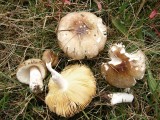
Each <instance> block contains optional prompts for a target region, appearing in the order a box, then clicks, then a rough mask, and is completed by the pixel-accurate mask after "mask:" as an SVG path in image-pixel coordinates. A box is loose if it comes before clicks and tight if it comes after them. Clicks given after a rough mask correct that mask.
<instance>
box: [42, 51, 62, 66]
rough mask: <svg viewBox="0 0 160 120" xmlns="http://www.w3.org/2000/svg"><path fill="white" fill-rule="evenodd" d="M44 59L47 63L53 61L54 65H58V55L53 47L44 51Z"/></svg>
mask: <svg viewBox="0 0 160 120" xmlns="http://www.w3.org/2000/svg"><path fill="white" fill-rule="evenodd" d="M42 60H43V61H44V62H47V63H48V62H51V64H52V66H56V65H57V63H58V60H59V59H58V55H57V54H56V53H55V52H54V51H52V50H51V49H46V50H45V51H44V52H43V56H42Z"/></svg>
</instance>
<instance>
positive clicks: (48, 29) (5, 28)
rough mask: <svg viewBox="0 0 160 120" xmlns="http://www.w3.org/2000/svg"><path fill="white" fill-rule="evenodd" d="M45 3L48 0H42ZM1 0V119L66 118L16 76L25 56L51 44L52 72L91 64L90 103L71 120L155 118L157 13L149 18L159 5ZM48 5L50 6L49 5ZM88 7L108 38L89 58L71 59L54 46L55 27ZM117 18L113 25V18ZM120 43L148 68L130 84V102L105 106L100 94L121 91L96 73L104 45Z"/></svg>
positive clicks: (159, 73) (159, 52)
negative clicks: (138, 53)
mask: <svg viewBox="0 0 160 120" xmlns="http://www.w3.org/2000/svg"><path fill="white" fill-rule="evenodd" d="M46 1H47V0H46ZM48 1H49V2H45V0H35V1H28V0H8V1H7V0H6V1H5V0H0V116H1V118H0V119H3V120H9V119H14V120H17V119H26V120H30V119H39V120H41V119H42V120H49V119H65V118H61V117H59V116H56V115H55V114H54V113H51V112H50V111H49V110H48V108H47V106H46V105H45V104H44V97H45V95H46V94H47V83H48V80H49V75H48V77H47V78H46V80H45V91H44V92H43V93H42V94H39V95H33V94H32V93H31V92H30V90H29V88H28V86H27V85H24V84H21V83H19V82H18V80H17V79H16V76H15V74H16V68H17V66H18V65H19V64H20V63H21V62H22V61H24V60H26V59H28V58H33V57H34V58H41V57H42V53H43V51H44V50H45V49H47V48H51V49H52V50H54V51H56V52H57V53H58V54H59V56H60V61H59V64H58V66H57V67H56V70H58V71H61V70H62V69H63V68H64V67H65V66H66V65H68V64H73V63H82V64H86V65H88V66H90V68H91V69H92V70H93V72H94V75H95V77H96V78H97V95H96V97H95V98H94V99H93V101H92V102H91V104H90V105H89V106H88V107H87V108H86V109H85V110H84V111H83V112H80V113H79V114H76V115H75V116H74V117H72V118H70V119H77V120H80V119H83V120H84V119H94V120H95V119H97V120H101V119H114V120H116V119H124V120H126V119H129V120H136V119H137V120H139V119H144V120H154V119H160V114H159V113H160V107H159V106H160V97H158V95H159V96H160V93H159V92H158V90H159V88H160V84H159V83H160V82H159V80H160V36H158V34H156V32H155V29H153V26H154V27H155V28H156V29H157V30H158V29H160V26H159V25H160V17H159V16H160V15H159V14H158V15H157V16H156V17H155V18H154V19H149V18H148V16H149V14H150V12H151V11H152V9H154V8H156V7H157V6H158V4H159V3H157V1H158V0H157V1H156V0H155V1H154V2H153V1H151V0H148V1H146V2H145V0H142V1H137V0H132V1H130V2H129V1H128V0H123V1H117V0H103V1H100V2H101V4H102V10H101V11H98V8H97V5H96V3H95V1H96V0H94V1H91V0H71V5H66V4H63V3H62V2H61V1H58V0H48ZM48 3H49V6H48ZM82 10H83V11H90V12H93V13H95V14H96V15H97V16H100V17H102V18H103V21H104V23H105V24H106V25H107V26H108V41H107V44H106V47H105V49H104V51H102V52H101V53H100V54H99V55H98V56H97V57H95V58H93V59H90V60H81V61H73V60H70V58H68V57H67V56H65V55H64V54H63V52H62V51H61V50H60V49H59V47H58V44H57V39H56V27H57V24H58V22H59V20H60V19H61V17H63V16H64V15H65V14H67V13H68V12H73V11H82ZM113 20H116V24H114V21H113ZM115 42H123V43H124V44H125V45H126V46H127V50H128V51H133V50H135V49H142V50H143V51H144V53H145V54H146V57H147V63H146V64H147V70H146V74H145V77H144V79H143V80H140V81H138V83H137V84H136V86H134V87H132V92H133V94H134V96H135V99H134V101H133V103H130V104H119V105H116V106H113V107H112V106H107V103H106V100H105V99H104V97H103V96H102V94H103V95H104V94H106V93H107V92H110V91H113V92H114V91H123V89H117V88H114V87H112V86H109V85H108V84H107V83H106V82H105V80H104V79H103V78H102V76H101V74H100V69H99V68H100V65H101V63H102V62H105V61H106V60H108V53H107V52H108V47H109V45H111V44H112V43H115Z"/></svg>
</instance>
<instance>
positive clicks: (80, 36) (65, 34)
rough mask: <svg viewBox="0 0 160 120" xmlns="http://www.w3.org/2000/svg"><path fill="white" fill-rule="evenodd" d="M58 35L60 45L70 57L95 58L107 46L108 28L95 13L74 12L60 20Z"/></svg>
mask: <svg viewBox="0 0 160 120" xmlns="http://www.w3.org/2000/svg"><path fill="white" fill-rule="evenodd" d="M57 36H58V43H59V46H60V47H61V49H62V50H63V51H64V53H66V54H67V55H68V56H69V57H71V58H73V59H75V60H79V59H84V58H85V57H87V58H93V57H95V56H97V55H98V53H99V52H100V51H102V50H103V48H104V46H105V42H106V40H107V28H106V26H105V25H104V24H103V23H102V19H101V18H100V17H97V16H96V15H94V14H93V13H90V12H73V13H69V14H67V15H66V16H64V17H63V18H62V19H61V20H60V23H59V26H58V33H57Z"/></svg>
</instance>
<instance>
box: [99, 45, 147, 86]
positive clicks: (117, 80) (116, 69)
mask: <svg viewBox="0 0 160 120" xmlns="http://www.w3.org/2000/svg"><path fill="white" fill-rule="evenodd" d="M109 57H110V59H111V61H109V62H107V63H102V65H101V73H102V75H103V76H104V77H105V79H106V81H107V82H108V83H109V84H111V85H113V86H115V87H118V88H130V87H132V86H134V85H135V84H136V80H139V79H142V78H143V76H144V73H145V67H146V66H145V55H144V53H143V52H142V51H141V50H138V51H135V52H133V53H127V52H126V51H125V46H124V45H122V43H120V44H114V45H112V46H111V47H110V49H109Z"/></svg>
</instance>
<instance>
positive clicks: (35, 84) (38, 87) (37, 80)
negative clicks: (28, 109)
mask: <svg viewBox="0 0 160 120" xmlns="http://www.w3.org/2000/svg"><path fill="white" fill-rule="evenodd" d="M29 87H30V89H31V90H32V91H33V92H34V93H38V92H41V91H43V78H42V75H41V72H40V71H39V69H38V68H37V67H31V68H30V82H29Z"/></svg>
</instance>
